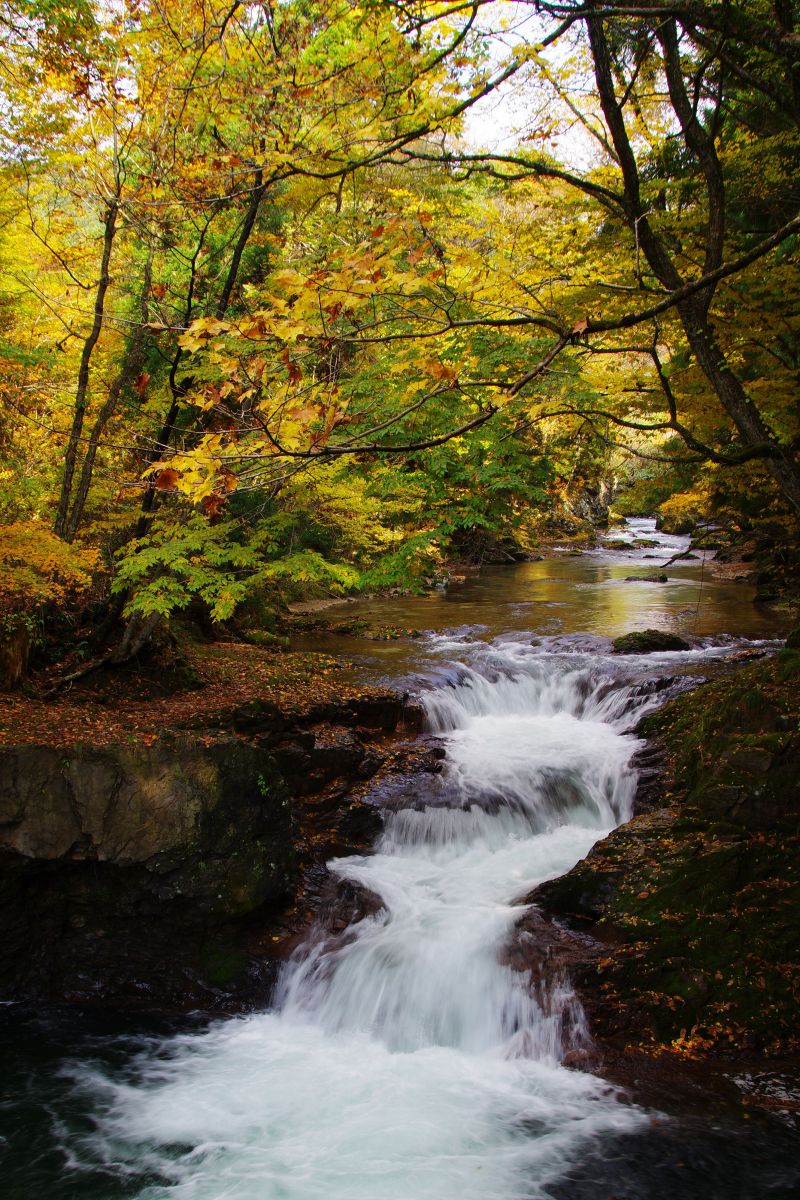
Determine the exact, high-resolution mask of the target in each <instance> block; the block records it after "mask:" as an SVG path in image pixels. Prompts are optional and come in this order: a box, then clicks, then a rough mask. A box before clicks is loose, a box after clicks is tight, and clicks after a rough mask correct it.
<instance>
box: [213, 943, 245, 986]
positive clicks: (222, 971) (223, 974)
mask: <svg viewBox="0 0 800 1200" xmlns="http://www.w3.org/2000/svg"><path fill="white" fill-rule="evenodd" d="M201 967H202V970H203V973H204V975H205V976H206V979H207V980H208V982H209V983H210V984H211V986H212V987H218V988H228V987H233V986H235V985H236V984H237V983H240V982H241V981H242V979H243V978H244V976H245V974H246V972H247V967H248V962H247V959H246V958H245V956H244V955H243V954H239V953H237V952H236V951H234V950H231V949H229V947H227V946H226V945H224V944H222V943H212V944H210V945H207V946H205V947H204V950H203V954H202V958H201Z"/></svg>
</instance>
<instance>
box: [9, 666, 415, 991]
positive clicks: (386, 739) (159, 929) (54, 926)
mask: <svg viewBox="0 0 800 1200" xmlns="http://www.w3.org/2000/svg"><path fill="white" fill-rule="evenodd" d="M190 655H191V656H190V657H189V658H188V660H187V659H185V660H184V663H186V662H187V661H188V664H189V666H190V668H191V671H192V679H191V685H190V686H186V685H185V684H184V686H183V687H181V688H176V687H175V686H174V683H172V684H171V686H170V689H169V690H166V686H165V683H164V681H163V680H159V678H158V676H157V675H155V674H154V673H153V672H152V671H151V672H149V673H142V674H140V675H136V674H134V673H130V672H129V673H128V678H126V680H125V689H124V695H121V694H120V693H119V679H118V678H112V677H109V678H103V677H100V676H97V677H95V678H93V679H91V680H87V681H86V682H85V683H84V684H83V686H82V687H81V688H80V689H75V690H74V691H73V692H71V693H68V694H60V695H58V696H57V697H55V698H51V699H49V700H44V699H37V698H36V697H31V696H25V695H22V694H19V693H17V694H14V695H13V696H9V697H7V698H6V699H7V703H6V704H4V705H3V708H2V727H0V777H1V778H2V784H1V785H0V900H2V903H1V904H0V946H1V947H2V950H0V991H1V992H2V995H3V996H4V998H5V999H7V1000H8V999H21V1000H32V999H35V1000H39V1001H41V1000H45V1001H47V1002H49V1003H65V1002H66V1003H69V1004H77V1005H83V1006H87V1005H88V1006H98V1005H100V1006H108V1007H113V1008H118V1009H119V1008H129V1009H130V1008H141V1009H144V1010H147V1011H153V1012H156V1011H162V1012H173V1013H179V1012H188V1011H190V1010H194V1009H198V1008H200V1009H203V1010H205V1011H208V1012H230V1011H241V1009H242V1008H243V1007H244V1008H247V1007H252V1006H254V1005H256V1006H263V1005H265V1004H267V1003H268V1002H269V999H270V995H271V990H272V987H273V984H274V979H275V974H276V971H277V968H278V965H279V963H280V962H281V961H282V960H283V958H284V957H285V956H286V955H287V954H288V953H289V952H290V951H291V949H292V947H293V946H294V944H296V942H297V940H298V939H299V937H300V936H301V934H302V932H304V931H305V930H306V929H307V928H308V925H309V923H310V921H311V919H312V918H313V916H314V914H315V913H316V912H317V911H318V910H319V909H321V908H324V907H327V909H328V910H329V913H328V915H329V919H330V920H331V921H332V922H337V921H343V922H344V923H345V924H346V923H347V919H349V918H350V917H351V916H352V915H353V912H354V906H355V904H356V899H357V898H355V897H353V896H350V897H347V896H344V897H342V896H339V895H338V893H337V889H336V888H335V886H333V885H332V883H331V878H330V875H329V873H328V870H327V867H326V866H325V864H326V862H327V861H328V860H329V859H330V858H332V857H335V856H336V855H342V854H353V853H358V852H362V851H367V850H368V849H369V847H370V846H371V844H372V842H373V841H374V838H375V836H376V835H377V832H378V830H379V828H380V817H379V815H378V812H377V810H376V808H375V806H374V804H372V803H367V802H365V801H364V792H365V791H366V790H367V787H368V785H371V786H374V785H375V782H376V779H377V778H378V777H379V776H380V775H381V773H389V774H391V773H393V772H395V771H397V770H400V769H402V767H403V765H404V764H405V763H406V762H407V761H410V760H411V759H412V758H413V754H412V751H411V747H410V745H409V743H408V735H407V733H404V727H405V726H406V725H408V727H409V729H410V730H413V729H414V727H415V722H418V714H416V713H415V712H414V710H413V709H407V708H406V706H405V705H404V701H403V697H402V695H400V694H398V693H397V692H396V691H393V690H391V689H389V688H367V687H364V686H356V685H355V684H354V683H353V682H352V681H351V680H350V679H348V668H347V664H346V663H343V662H341V661H338V660H336V659H333V658H331V657H330V656H327V655H323V654H317V655H311V654H292V653H280V654H275V653H274V652H270V651H266V650H262V649H260V648H257V647H252V646H247V645H243V644H232V643H226V644H221V645H218V646H204V647H196V648H194V649H193V651H190ZM339 904H344V906H345V908H346V909H347V911H346V913H345V916H344V917H341V914H340V913H339V911H338V909H337V905H339ZM348 906H349V907H348Z"/></svg>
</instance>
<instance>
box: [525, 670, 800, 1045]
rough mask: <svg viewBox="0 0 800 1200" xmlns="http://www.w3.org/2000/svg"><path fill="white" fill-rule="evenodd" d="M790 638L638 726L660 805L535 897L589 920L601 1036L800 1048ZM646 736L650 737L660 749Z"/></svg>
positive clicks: (594, 1007)
mask: <svg viewBox="0 0 800 1200" xmlns="http://www.w3.org/2000/svg"><path fill="white" fill-rule="evenodd" d="M787 658H797V659H798V660H800V653H798V652H797V651H796V650H793V649H790V650H786V651H782V652H781V653H780V654H778V655H776V656H774V657H773V658H766V659H763V660H761V661H759V662H757V663H752V664H749V665H748V666H746V667H743V668H741V669H740V670H738V671H737V672H736V673H735V674H732V675H729V676H725V677H723V678H721V679H718V680H714V681H713V682H711V683H708V684H704V685H702V686H700V687H698V688H696V689H694V690H693V691H691V692H688V693H686V694H684V695H681V696H678V697H676V698H675V699H673V700H672V701H670V702H669V703H668V704H666V705H665V706H664V707H663V708H662V709H660V710H659V711H657V712H655V713H652V714H650V715H649V716H648V717H646V718H645V719H644V721H642V722H641V723H640V725H639V726H638V728H637V734H638V735H639V736H640V737H641V736H646V737H648V738H655V739H656V743H655V747H660V756H661V761H662V763H663V764H664V765H663V767H662V769H661V774H660V779H659V787H658V791H659V795H660V799H661V805H660V807H659V808H657V809H651V810H645V811H642V812H640V814H639V815H638V816H636V817H635V818H634V819H633V820H632V821H630V822H628V823H627V824H625V825H623V826H621V827H620V828H619V829H617V830H615V831H614V832H613V833H612V834H611V835H610V836H609V837H608V838H606V839H604V840H603V841H601V842H599V843H598V844H597V845H596V846H595V847H594V849H593V850H592V851H591V853H590V854H589V856H588V857H587V858H586V859H585V860H584V861H583V862H581V863H579V864H578V865H577V866H576V867H575V868H573V870H572V871H570V872H568V873H567V875H565V876H563V877H562V878H561V879H558V880H554V881H552V882H550V883H547V884H545V885H543V886H542V887H540V888H539V889H537V891H536V892H535V893H534V894H533V895H532V896H531V897H529V899H530V900H531V901H532V902H534V903H536V904H539V905H541V906H542V907H543V908H544V909H545V910H546V911H548V912H551V913H554V914H557V915H560V916H562V917H566V918H567V919H571V920H572V921H573V922H576V923H577V925H578V926H579V927H580V928H581V929H584V930H585V928H586V927H587V926H589V927H593V928H594V929H596V931H597V933H598V934H599V935H600V937H601V939H602V941H601V943H599V944H600V945H601V946H602V950H601V952H600V953H601V954H602V962H601V964H600V968H601V969H598V964H596V963H594V964H592V963H590V964H589V966H588V967H587V968H586V969H585V970H584V971H583V974H582V976H581V977H580V978H578V979H577V982H578V983H579V985H580V989H581V991H582V994H583V998H584V1001H585V1003H586V1006H587V1011H589V1013H590V1018H591V1020H592V1024H593V1027H594V1030H595V1033H596V1034H597V1035H598V1036H599V1037H601V1038H602V1037H611V1038H614V1037H622V1038H624V1039H625V1040H626V1042H628V1043H630V1044H637V1045H639V1046H640V1047H647V1046H649V1047H651V1048H653V1047H658V1046H664V1045H668V1046H671V1047H672V1048H673V1049H676V1050H678V1051H680V1052H682V1053H689V1054H693V1055H697V1054H705V1053H712V1052H719V1053H721V1054H728V1053H731V1052H732V1051H736V1052H740V1051H741V1049H742V1048H748V1049H751V1050H756V1051H759V1052H761V1053H766V1054H767V1055H773V1054H774V1055H782V1054H787V1053H795V1052H797V1050H798V1049H800V1037H798V1033H797V1022H796V1014H797V1010H798V1005H800V972H798V970H797V966H796V964H797V963H798V962H799V961H800V769H798V768H800V723H799V721H798V711H800V673H798V674H791V675H788V674H787V672H786V663H785V659H787ZM655 747H654V749H655Z"/></svg>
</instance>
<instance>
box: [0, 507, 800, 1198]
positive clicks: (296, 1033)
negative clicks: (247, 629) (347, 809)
mask: <svg viewBox="0 0 800 1200" xmlns="http://www.w3.org/2000/svg"><path fill="white" fill-rule="evenodd" d="M643 539H644V540H647V541H656V543H657V545H656V546H642V545H638V546H637V545H636V542H637V540H638V541H641V540H643ZM685 548H686V539H678V538H667V537H665V536H663V535H658V534H656V533H655V530H654V528H653V526H652V523H651V522H650V523H644V522H638V523H637V522H629V523H628V525H627V527H626V529H625V530H623V531H622V532H621V534H620V535H619V537H618V539H617V545H616V546H615V547H613V548H610V549H605V550H599V551H596V552H592V553H589V554H584V555H582V556H581V557H579V558H578V557H572V556H561V557H554V558H552V559H550V560H546V561H542V562H538V563H530V564H524V565H521V566H519V567H517V568H513V569H496V570H490V571H488V572H486V573H484V574H483V575H482V576H481V577H480V578H478V579H476V580H473V581H468V582H466V583H465V584H464V586H463V587H460V588H453V589H450V590H449V591H448V593H446V594H445V595H442V596H434V597H432V598H429V597H425V598H418V599H414V598H412V599H409V598H407V597H400V598H395V599H391V598H390V599H382V600H376V601H374V602H372V603H371V604H368V605H367V606H366V609H367V611H368V613H369V616H370V619H372V620H376V621H383V622H385V623H386V624H388V625H392V624H394V625H401V626H402V627H404V628H407V627H409V626H411V627H415V628H418V629H423V630H425V631H426V632H425V633H424V634H423V635H422V636H420V637H417V638H416V639H414V640H402V641H398V642H387V643H376V644H375V645H374V646H371V647H370V648H369V650H368V652H365V651H364V643H363V641H359V642H356V641H353V642H352V643H347V642H345V643H342V642H341V639H340V641H339V643H338V644H339V645H340V646H342V647H343V649H344V650H345V651H346V652H347V653H348V654H349V655H354V656H355V658H356V666H357V669H358V670H359V671H360V672H361V673H362V676H363V677H365V678H391V679H393V680H395V681H398V680H401V681H404V683H405V686H408V687H409V688H411V689H412V690H413V691H415V693H416V694H417V696H418V698H419V701H420V703H421V705H422V707H423V709H424V712H425V716H426V726H427V733H428V736H435V737H437V738H439V739H440V740H441V744H442V746H443V747H444V749H445V751H446V757H445V760H444V769H443V771H442V773H441V775H438V776H428V777H426V783H425V785H424V790H423V787H422V785H420V783H419V781H418V780H406V781H399V782H398V783H397V785H396V786H395V787H394V788H393V789H391V791H390V792H388V794H387V793H386V792H384V793H383V794H382V797H381V801H382V803H383V806H384V832H383V834H382V836H381V837H380V839H379V841H378V843H377V845H376V847H375V852H374V853H373V854H371V855H368V856H357V857H351V858H347V859H341V860H338V861H336V862H335V863H334V864H332V869H333V871H334V872H335V873H336V874H338V875H339V876H340V877H341V878H343V879H346V880H348V881H351V882H354V883H356V884H359V885H362V886H363V887H365V888H367V889H368V890H369V891H370V892H372V893H374V894H376V895H377V896H378V897H380V900H381V902H382V907H381V908H380V909H379V910H378V911H377V912H376V913H374V914H373V915H371V916H368V917H366V918H364V919H362V920H361V921H359V922H358V923H356V924H355V925H353V926H351V928H350V929H348V930H347V931H346V932H345V934H344V935H342V936H339V937H336V938H333V939H332V938H330V937H322V936H320V935H319V934H314V933H312V934H311V935H310V936H309V939H308V941H307V943H306V945H305V946H304V947H302V948H301V950H300V951H299V952H298V953H297V955H296V956H295V959H294V960H293V961H292V962H291V963H289V964H287V966H286V968H285V969H284V972H283V975H282V978H281V980H280V982H279V986H278V990H277V994H276V997H275V1002H274V1007H273V1008H272V1009H271V1010H270V1011H268V1012H263V1013H259V1014H255V1015H249V1016H246V1017H242V1018H238V1019H231V1020H226V1021H222V1022H216V1023H213V1024H211V1025H203V1024H200V1025H198V1026H197V1027H196V1028H184V1029H183V1030H182V1031H180V1032H174V1031H170V1032H169V1033H168V1034H167V1035H166V1036H165V1035H164V1033H163V1032H159V1031H157V1030H156V1031H154V1030H152V1029H151V1030H138V1031H133V1032H131V1031H130V1030H128V1031H125V1032H124V1033H123V1032H121V1031H118V1030H115V1031H112V1032H109V1031H108V1030H102V1029H98V1028H96V1027H95V1028H89V1027H88V1026H86V1025H81V1023H80V1020H79V1019H76V1018H73V1019H72V1022H71V1023H70V1022H69V1021H68V1020H66V1019H61V1020H59V1019H57V1018H54V1017H45V1018H39V1017H34V1016H32V1015H31V1014H29V1013H22V1012H16V1011H15V1012H14V1013H9V1030H10V1033H9V1049H8V1053H7V1056H6V1070H7V1073H8V1074H10V1075H11V1079H12V1083H13V1084H14V1086H15V1090H16V1094H15V1095H14V1096H13V1097H11V1098H10V1099H9V1101H8V1103H7V1105H6V1108H5V1111H4V1113H3V1114H0V1116H2V1120H3V1124H0V1130H1V1131H2V1132H3V1134H4V1135H5V1138H6V1145H5V1149H6V1156H7V1159H6V1166H5V1181H6V1182H9V1181H10V1189H11V1190H10V1193H8V1192H6V1194H10V1195H11V1196H12V1197H14V1200H17V1197H19V1198H20V1200H21V1198H22V1197H23V1196H26V1197H28V1196H30V1195H31V1194H32V1192H34V1191H35V1190H37V1189H41V1190H46V1192H47V1194H48V1196H49V1197H64V1198H70V1197H75V1200H79V1198H82V1197H87V1198H89V1197H93V1198H100V1197H105V1198H108V1200H110V1198H112V1197H116V1196H121V1195H126V1196H127V1195H130V1196H137V1197H139V1198H140V1200H539V1198H545V1197H552V1198H556V1197H558V1198H561V1197H564V1198H566V1197H570V1198H571V1200H584V1198H585V1200H611V1198H612V1197H616V1198H617V1200H638V1198H641V1200H661V1197H664V1200H666V1197H673V1196H678V1197H685V1198H686V1197H697V1198H698V1200H700V1197H702V1198H703V1200H708V1198H712V1200H713V1198H714V1197H719V1198H720V1200H733V1198H735V1197H741V1198H742V1200H744V1198H745V1197H747V1198H751V1197H759V1196H762V1195H763V1196H765V1197H767V1196H770V1197H772V1196H779V1197H783V1196H786V1197H788V1196H795V1195H798V1194H800V1192H798V1189H800V1170H798V1168H797V1167H796V1157H795V1155H794V1149H796V1144H795V1145H794V1147H793V1145H792V1143H791V1140H790V1138H789V1135H788V1133H787V1134H785V1133H784V1131H783V1129H782V1128H781V1127H779V1126H777V1125H770V1124H769V1123H768V1122H766V1123H765V1124H764V1125H763V1126H762V1125H759V1122H758V1121H755V1122H752V1123H751V1124H750V1125H749V1126H745V1127H744V1129H743V1128H742V1126H743V1122H742V1121H741V1118H740V1117H739V1115H738V1114H737V1113H733V1112H732V1111H729V1110H728V1108H726V1107H725V1106H724V1105H722V1106H721V1107H720V1105H719V1104H718V1103H717V1102H716V1101H714V1102H712V1100H711V1099H709V1100H708V1102H707V1103H700V1104H699V1106H698V1104H697V1102H693V1103H692V1104H691V1105H689V1106H688V1109H687V1108H686V1107H682V1106H681V1105H677V1108H678V1109H679V1110H680V1111H676V1104H675V1103H671V1102H670V1100H669V1097H667V1096H664V1097H662V1098H661V1100H660V1101H659V1104H658V1105H657V1107H654V1106H653V1105H652V1104H651V1103H649V1102H648V1103H647V1105H646V1106H645V1105H644V1104H642V1103H634V1102H632V1100H631V1097H630V1096H629V1095H627V1094H626V1093H625V1092H624V1091H621V1090H618V1089H615V1088H614V1087H612V1086H611V1085H609V1084H608V1083H606V1082H605V1081H603V1080H602V1079H599V1078H597V1077H596V1076H594V1075H591V1074H588V1073H584V1072H581V1071H577V1070H571V1069H568V1068H567V1067H565V1066H564V1065H562V1060H563V1059H564V1057H565V1055H567V1054H568V1053H569V1052H570V1051H571V1050H575V1049H581V1048H583V1047H585V1046H587V1045H588V1044H589V1042H590V1031H589V1030H588V1029H587V1027H586V1022H585V1019H584V1015H583V1013H582V1010H581V1007H580V1004H579V1002H578V1000H577V998H576V997H575V995H574V993H573V991H572V989H571V987H570V985H569V982H568V980H566V979H564V978H559V977H555V978H551V979H547V980H539V979H532V978H531V977H530V975H528V974H525V973H523V972H520V971H518V970H514V969H512V968H511V967H510V966H509V965H507V964H505V963H504V962H503V953H502V952H503V949H504V947H505V946H506V945H507V944H508V941H509V938H510V936H511V933H512V930H513V927H514V925H515V923H516V922H517V921H518V919H519V917H520V916H521V914H522V912H523V908H522V907H521V898H522V897H524V896H525V895H526V893H528V892H529V891H530V890H531V888H532V887H533V886H534V885H535V884H537V883H539V882H541V881H544V880H546V879H550V878H553V877H555V876H558V875H560V874H562V873H563V872H565V871H567V870H568V869H569V868H570V867H571V866H573V865H574V864H575V863H576V862H577V861H579V860H580V859H581V858H582V857H583V856H585V854H586V853H587V852H588V850H589V849H590V847H591V846H592V845H593V844H594V842H595V841H596V840H597V839H598V838H601V837H603V836H604V835H605V834H606V833H607V832H609V831H610V830H611V829H612V828H613V827H614V826H615V825H616V824H618V823H619V822H620V821H624V820H625V819H626V818H627V817H628V816H629V815H630V812H631V804H632V800H633V795H634V791H635V782H636V780H635V771H634V769H633V768H632V766H631V759H632V756H633V755H634V753H635V751H636V749H637V746H638V745H639V743H638V742H637V740H636V737H635V735H634V733H633V730H634V728H635V726H636V724H637V722H638V720H639V719H640V718H641V716H642V715H643V714H644V713H645V712H647V711H648V710H650V709H651V708H653V707H654V706H655V705H656V704H657V703H659V702H660V699H661V697H662V695H663V693H662V692H661V691H659V690H657V689H656V688H655V687H654V686H653V685H654V682H655V681H656V680H659V679H664V678H665V677H669V678H670V679H672V680H673V683H672V684H671V685H670V686H671V688H672V689H673V690H676V689H679V688H680V687H681V686H683V685H685V684H686V683H687V682H688V679H689V677H691V676H692V675H693V674H703V675H707V674H709V673H712V672H714V671H718V670H722V669H725V664H726V662H727V661H728V660H729V659H730V657H731V656H732V655H733V654H738V653H740V652H741V651H742V650H743V649H745V650H746V649H752V648H754V646H755V647H756V648H764V647H768V646H769V644H770V639H774V638H775V636H776V634H777V633H778V632H779V630H778V629H777V627H776V624H775V621H774V619H773V618H770V617H769V615H767V614H765V613H763V612H759V611H758V610H756V609H755V608H754V607H753V606H752V604H751V603H750V602H749V601H750V593H749V592H748V591H747V589H746V588H743V587H742V585H735V584H719V583H716V582H714V580H713V579H712V578H711V577H710V575H709V572H708V568H707V564H705V563H704V562H703V561H702V559H695V560H686V561H684V563H683V564H682V565H680V566H677V567H670V568H669V569H668V573H669V574H670V576H671V577H672V578H671V581H670V582H668V583H648V582H631V581H627V580H626V578H625V577H626V575H629V574H633V573H637V574H641V573H642V568H643V567H649V566H651V565H653V566H657V565H658V564H659V563H661V562H664V561H665V559H667V558H669V557H671V555H672V554H674V553H677V552H679V551H680V550H682V549H684V550H685ZM652 553H656V554H657V555H658V556H659V557H658V558H656V559H652V560H650V559H645V557H644V555H645V554H652ZM363 607H364V606H362V607H360V608H359V610H358V615H359V616H361V614H362V611H363ZM352 611H353V610H352V609H349V608H344V607H343V609H342V612H343V614H344V615H345V616H347V615H351V613H352ZM650 626H658V627H660V628H664V629H670V630H672V631H675V632H679V633H683V634H684V635H687V636H689V637H690V639H691V640H692V642H693V645H694V648H693V650H691V651H690V652H689V653H683V654H660V655H646V656H644V655H643V656H633V657H625V658H620V657H619V656H613V655H612V654H611V653H610V643H609V636H614V635H616V634H618V633H622V632H627V631H629V630H631V629H635V628H640V629H641V628H645V627H650ZM667 690H669V689H667ZM737 1122H738V1123H737ZM0 1149H2V1146H1V1145H0Z"/></svg>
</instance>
